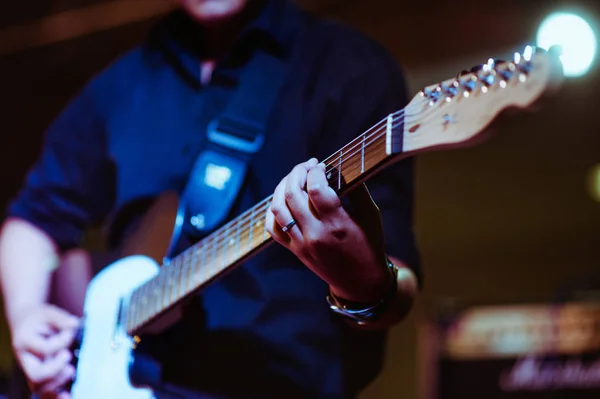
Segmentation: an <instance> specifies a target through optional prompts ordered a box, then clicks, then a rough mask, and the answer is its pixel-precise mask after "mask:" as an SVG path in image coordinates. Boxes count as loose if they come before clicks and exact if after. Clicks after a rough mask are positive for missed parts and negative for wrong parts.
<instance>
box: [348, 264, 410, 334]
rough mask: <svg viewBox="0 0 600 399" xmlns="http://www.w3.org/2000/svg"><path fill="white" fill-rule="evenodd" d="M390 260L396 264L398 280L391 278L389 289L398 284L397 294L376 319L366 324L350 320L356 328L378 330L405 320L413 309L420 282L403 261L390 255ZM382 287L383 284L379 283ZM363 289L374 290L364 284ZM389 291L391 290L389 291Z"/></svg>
mask: <svg viewBox="0 0 600 399" xmlns="http://www.w3.org/2000/svg"><path fill="white" fill-rule="evenodd" d="M389 260H390V261H391V262H392V263H393V264H394V265H395V266H396V268H397V273H396V281H395V282H391V281H389V280H387V281H388V283H387V284H386V285H387V288H386V289H387V290H390V289H391V285H392V284H394V283H395V284H396V290H395V295H394V297H393V298H391V299H390V300H388V301H387V302H386V306H385V309H384V313H382V314H379V315H378V316H377V318H376V319H374V320H372V321H369V322H367V323H366V324H357V323H356V322H355V321H352V320H348V322H349V323H350V324H351V325H352V326H353V327H355V328H358V329H362V330H377V329H385V328H388V327H390V326H392V325H394V324H396V323H398V322H400V321H401V320H403V319H404V318H405V317H406V316H407V315H408V313H409V312H410V310H411V309H412V306H413V303H414V300H415V297H416V296H417V293H418V290H419V289H418V282H417V278H416V276H415V274H414V273H413V271H412V270H411V269H410V268H408V267H407V266H406V265H405V264H404V263H403V262H401V261H400V260H399V259H397V258H394V257H389ZM390 274H391V273H390ZM378 287H381V284H378ZM361 288H362V290H365V291H369V292H372V291H373V288H372V287H367V286H363V287H361ZM378 289H379V292H380V294H379V298H381V297H382V296H383V295H385V290H381V288H378ZM388 292H389V291H388Z"/></svg>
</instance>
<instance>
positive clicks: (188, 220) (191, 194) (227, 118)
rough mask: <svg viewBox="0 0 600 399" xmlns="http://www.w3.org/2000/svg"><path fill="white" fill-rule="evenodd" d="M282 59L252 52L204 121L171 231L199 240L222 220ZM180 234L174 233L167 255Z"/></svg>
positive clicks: (265, 114)
mask: <svg viewBox="0 0 600 399" xmlns="http://www.w3.org/2000/svg"><path fill="white" fill-rule="evenodd" d="M285 71H286V63H285V61H284V60H281V59H279V58H278V57H277V56H275V55H271V54H269V53H267V52H266V51H262V50H257V51H255V52H254V55H253V56H252V58H251V59H250V60H249V61H248V64H247V65H246V66H245V67H244V70H243V71H242V73H241V76H240V80H239V87H238V88H237V90H236V92H235V93H234V94H233V97H232V98H231V100H230V101H229V102H228V104H227V106H226V108H225V110H224V111H223V112H222V113H221V115H220V116H218V117H217V118H215V119H213V120H212V122H210V123H209V125H208V129H207V145H206V146H205V148H204V150H203V151H201V153H200V154H199V155H198V158H197V160H196V162H195V164H194V167H193V168H192V171H191V173H190V175H189V179H188V182H187V185H186V187H185V189H184V191H183V194H182V196H181V201H180V205H179V209H178V214H177V222H176V224H177V225H176V229H175V230H176V233H177V231H178V230H179V231H180V233H184V234H185V235H186V236H188V237H191V238H192V239H200V238H202V237H203V236H205V235H206V234H208V233H209V232H211V231H212V230H214V229H215V228H217V227H218V226H219V225H220V224H221V223H223V222H224V221H225V219H226V218H227V216H228V215H229V213H230V211H231V209H232V207H233V204H234V202H235V200H236V198H237V196H238V194H239V191H240V189H241V187H242V184H243V182H244V180H245V177H246V173H247V171H248V164H249V162H250V160H251V157H252V156H253V155H254V154H256V153H257V152H258V151H259V150H260V149H261V147H262V145H263V143H264V141H265V139H266V132H267V122H268V119H269V116H270V114H271V111H272V108H273V105H274V103H275V99H276V98H277V95H278V93H279V90H280V88H281V86H282V84H283V82H284V78H285V75H286V73H285ZM179 239H180V234H174V236H173V239H172V242H171V246H170V249H169V251H168V253H169V256H172V255H173V251H175V249H176V246H177V243H178V242H179Z"/></svg>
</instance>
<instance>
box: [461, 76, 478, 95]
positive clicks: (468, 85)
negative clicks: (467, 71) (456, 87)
mask: <svg viewBox="0 0 600 399" xmlns="http://www.w3.org/2000/svg"><path fill="white" fill-rule="evenodd" d="M460 86H461V87H462V88H463V89H465V90H466V91H468V92H472V91H473V90H475V87H477V78H476V77H475V76H471V78H469V79H462V80H461V81H460Z"/></svg>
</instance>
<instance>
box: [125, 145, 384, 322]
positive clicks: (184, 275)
mask: <svg viewBox="0 0 600 399" xmlns="http://www.w3.org/2000/svg"><path fill="white" fill-rule="evenodd" d="M381 144H385V143H381ZM268 206H269V204H268V203H265V204H262V206H261V209H259V210H255V214H258V215H259V216H260V217H261V218H262V219H263V220H264V218H265V214H266V211H267V209H268ZM246 221H247V220H246ZM240 222H241V220H240ZM240 228H241V227H240ZM250 228H251V229H252V231H253V232H254V231H255V230H256V228H255V227H254V226H253V227H250ZM258 230H259V232H262V233H263V234H265V230H266V226H265V225H264V223H262V228H261V229H258ZM246 232H247V231H244V234H239V236H240V237H239V238H238V239H237V240H236V244H238V245H239V242H240V241H241V242H245V241H246V240H248V238H249V236H250V234H246ZM267 234H268V233H267ZM220 238H221V237H219V236H218V235H217V236H215V237H214V238H212V240H209V242H207V243H206V245H205V246H203V247H201V248H198V249H197V250H195V251H193V252H186V253H182V254H181V255H180V256H178V257H177V259H179V260H178V261H176V262H175V263H171V264H169V269H170V270H169V271H167V269H163V270H165V271H163V272H161V273H160V274H159V275H158V276H156V278H154V279H152V282H149V284H147V285H146V284H144V286H145V289H146V290H148V289H151V287H152V285H151V284H155V285H157V286H159V287H160V288H162V289H160V290H158V291H157V292H158V293H159V294H160V295H150V298H148V297H147V296H146V295H144V294H142V293H141V292H142V290H143V288H141V287H140V288H141V289H139V290H136V291H138V294H137V295H138V298H139V299H142V298H145V299H146V300H147V301H148V300H149V301H150V303H151V306H150V307H145V308H143V310H142V313H140V309H139V306H134V307H130V308H129V309H128V321H127V323H128V324H127V325H128V328H129V327H130V328H131V329H133V330H135V329H136V328H139V326H141V325H143V324H144V323H145V322H147V321H149V320H151V319H152V318H153V317H154V316H155V315H156V314H158V313H160V312H161V311H162V310H164V309H165V308H166V307H168V306H170V305H172V304H174V303H175V302H177V301H178V300H179V299H181V298H182V297H183V296H185V295H187V294H189V293H191V292H193V291H194V290H195V289H197V288H198V287H199V286H193V285H192V287H190V283H192V282H193V280H194V278H193V277H192V276H196V278H198V277H201V275H199V274H198V273H199V272H200V273H202V274H204V275H205V276H206V275H208V277H209V278H211V277H216V275H217V274H218V273H219V272H222V271H224V270H226V269H227V267H228V265H227V264H222V263H221V264H220V263H216V264H215V263H214V262H215V260H217V259H221V260H223V261H227V260H228V258H229V256H230V255H227V253H228V252H229V251H228V250H227V245H221V244H222V243H223V242H224V241H225V240H221V241H217V239H220ZM268 238H271V237H270V235H269V237H268ZM227 241H229V240H227ZM266 241H267V240H261V242H259V243H258V245H261V244H263V243H264V242H266ZM248 244H249V245H248V247H246V246H245V245H244V247H245V248H244V249H243V250H242V251H243V254H244V255H245V254H248V253H250V252H251V251H252V250H253V249H255V248H256V247H257V246H258V245H255V243H254V242H253V241H249V242H248ZM213 251H216V253H217V254H218V255H217V256H215V257H213V258H212V259H211V260H210V261H209V262H208V263H207V265H208V264H213V268H210V269H209V268H208V267H202V266H203V265H204V262H202V264H200V268H198V267H197V266H196V265H197V264H198V263H197V262H191V261H192V260H194V259H197V257H198V254H199V253H202V252H203V253H213ZM224 251H226V252H224ZM236 252H237V254H236V255H235V256H234V258H235V259H240V251H239V249H238V250H236ZM242 256H243V255H242ZM171 265H172V267H171ZM215 268H216V269H217V273H214V272H213V270H214V269H215ZM173 271H174V272H173ZM192 272H193V273H192ZM165 280H166V281H169V282H170V283H171V284H169V285H168V286H166V287H167V289H166V290H165V284H164V282H165ZM173 280H176V281H177V284H173ZM204 280H205V282H206V281H208V279H204ZM190 288H191V289H190ZM151 292H152V291H151ZM136 312H137V313H136ZM130 320H131V321H130Z"/></svg>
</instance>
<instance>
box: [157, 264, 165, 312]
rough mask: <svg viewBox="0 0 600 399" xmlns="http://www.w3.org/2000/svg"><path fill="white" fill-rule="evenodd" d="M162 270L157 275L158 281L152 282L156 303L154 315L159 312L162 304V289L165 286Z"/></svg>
mask: <svg viewBox="0 0 600 399" xmlns="http://www.w3.org/2000/svg"><path fill="white" fill-rule="evenodd" d="M167 267H168V266H167ZM162 270H163V272H162V273H159V275H158V279H157V280H156V281H155V282H154V295H155V296H156V303H155V308H154V311H155V312H156V313H158V312H160V311H161V310H162V309H163V302H164V295H163V294H164V290H163V287H164V284H165V273H164V269H162Z"/></svg>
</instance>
